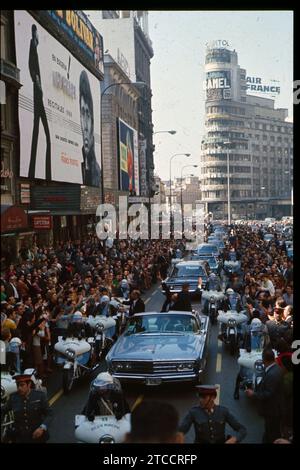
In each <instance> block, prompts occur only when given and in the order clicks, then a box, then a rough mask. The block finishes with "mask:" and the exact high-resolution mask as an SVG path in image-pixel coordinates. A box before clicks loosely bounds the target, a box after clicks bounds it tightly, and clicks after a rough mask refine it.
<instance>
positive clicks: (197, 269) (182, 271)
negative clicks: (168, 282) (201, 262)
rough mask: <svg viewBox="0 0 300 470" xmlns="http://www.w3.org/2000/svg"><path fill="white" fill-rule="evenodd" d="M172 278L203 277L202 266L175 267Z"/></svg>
mask: <svg viewBox="0 0 300 470" xmlns="http://www.w3.org/2000/svg"><path fill="white" fill-rule="evenodd" d="M171 276H172V277H199V276H205V272H204V270H203V268H202V266H175V267H174V269H173V271H172V274H171Z"/></svg>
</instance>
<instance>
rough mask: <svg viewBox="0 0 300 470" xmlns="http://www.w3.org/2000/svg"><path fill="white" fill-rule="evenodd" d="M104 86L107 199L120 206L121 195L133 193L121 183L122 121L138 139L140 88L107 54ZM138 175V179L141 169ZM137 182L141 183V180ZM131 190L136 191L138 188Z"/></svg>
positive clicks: (105, 194) (104, 159) (105, 188)
mask: <svg viewBox="0 0 300 470" xmlns="http://www.w3.org/2000/svg"><path fill="white" fill-rule="evenodd" d="M122 83H123V85H121V84H122ZM124 83H127V85H125V84H124ZM114 84H115V85H116V86H114ZM119 84H120V85H119ZM101 89H102V103H101V109H102V158H103V185H104V201H105V202H109V203H114V204H116V205H118V196H119V195H129V193H130V190H129V187H128V189H127V188H125V187H123V188H122V186H121V184H120V164H121V162H120V156H121V155H120V135H119V123H120V120H122V122H123V123H124V124H123V125H125V124H126V125H128V126H129V129H130V128H131V129H133V130H134V131H135V133H136V139H137V138H138V137H137V136H138V105H137V101H138V98H139V96H140V92H139V90H138V89H137V87H135V86H134V85H130V79H129V77H128V76H127V75H126V74H125V72H124V71H123V69H122V68H121V67H120V66H119V65H118V63H117V62H116V61H115V60H114V59H113V58H112V57H111V56H110V55H109V54H105V56H104V81H103V83H102V87H101ZM106 89H107V91H106ZM136 153H137V155H136V160H135V163H137V164H138V160H139V159H138V148H137V149H136ZM136 174H137V175H138V180H139V171H137V172H136ZM137 185H138V186H139V181H137ZM131 192H132V193H133V192H135V194H137V192H139V191H136V190H133V191H131Z"/></svg>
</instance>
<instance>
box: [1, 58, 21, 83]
mask: <svg viewBox="0 0 300 470" xmlns="http://www.w3.org/2000/svg"><path fill="white" fill-rule="evenodd" d="M0 73H1V77H3V78H4V79H5V81H7V82H9V83H11V84H12V85H14V86H15V87H17V88H20V87H21V86H22V85H21V83H20V70H19V69H18V68H17V67H16V66H15V65H14V64H12V63H11V62H7V61H6V60H4V59H1V69H0Z"/></svg>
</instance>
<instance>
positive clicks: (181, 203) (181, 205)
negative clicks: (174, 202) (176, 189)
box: [180, 165, 198, 233]
mask: <svg viewBox="0 0 300 470" xmlns="http://www.w3.org/2000/svg"><path fill="white" fill-rule="evenodd" d="M188 167H193V168H198V165H184V166H183V167H182V168H181V175H180V207H181V219H182V233H183V229H184V226H183V198H182V170H183V169H184V168H188ZM190 176H194V175H190Z"/></svg>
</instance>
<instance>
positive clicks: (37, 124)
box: [14, 10, 101, 188]
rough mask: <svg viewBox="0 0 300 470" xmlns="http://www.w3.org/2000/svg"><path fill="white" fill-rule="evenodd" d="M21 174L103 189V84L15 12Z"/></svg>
mask: <svg viewBox="0 0 300 470" xmlns="http://www.w3.org/2000/svg"><path fill="white" fill-rule="evenodd" d="M14 15H15V42H16V57H17V67H18V68H19V69H20V82H21V83H22V87H21V89H20V91H19V125H20V176H23V177H29V178H31V179H34V178H40V179H44V180H47V181H64V182H69V183H78V184H83V185H86V186H95V187H99V188H100V186H101V137H100V132H101V122H100V104H101V103H100V82H99V80H98V79H97V78H96V77H95V76H94V75H93V74H92V73H91V72H89V71H88V70H87V69H86V68H85V67H84V66H83V65H82V64H81V63H80V62H79V61H78V60H77V59H76V58H75V57H74V56H73V55H72V54H71V53H70V52H69V51H68V50H67V49H66V48H65V47H64V46H62V45H61V44H60V43H59V42H58V41H57V40H56V39H55V38H54V37H52V36H51V35H50V34H49V33H48V32H47V31H46V30H45V29H44V28H43V27H42V26H41V25H40V24H39V23H38V22H37V21H36V20H35V19H34V18H33V17H32V16H31V15H30V14H29V13H27V12H26V11H21V10H16V11H15V12H14Z"/></svg>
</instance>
